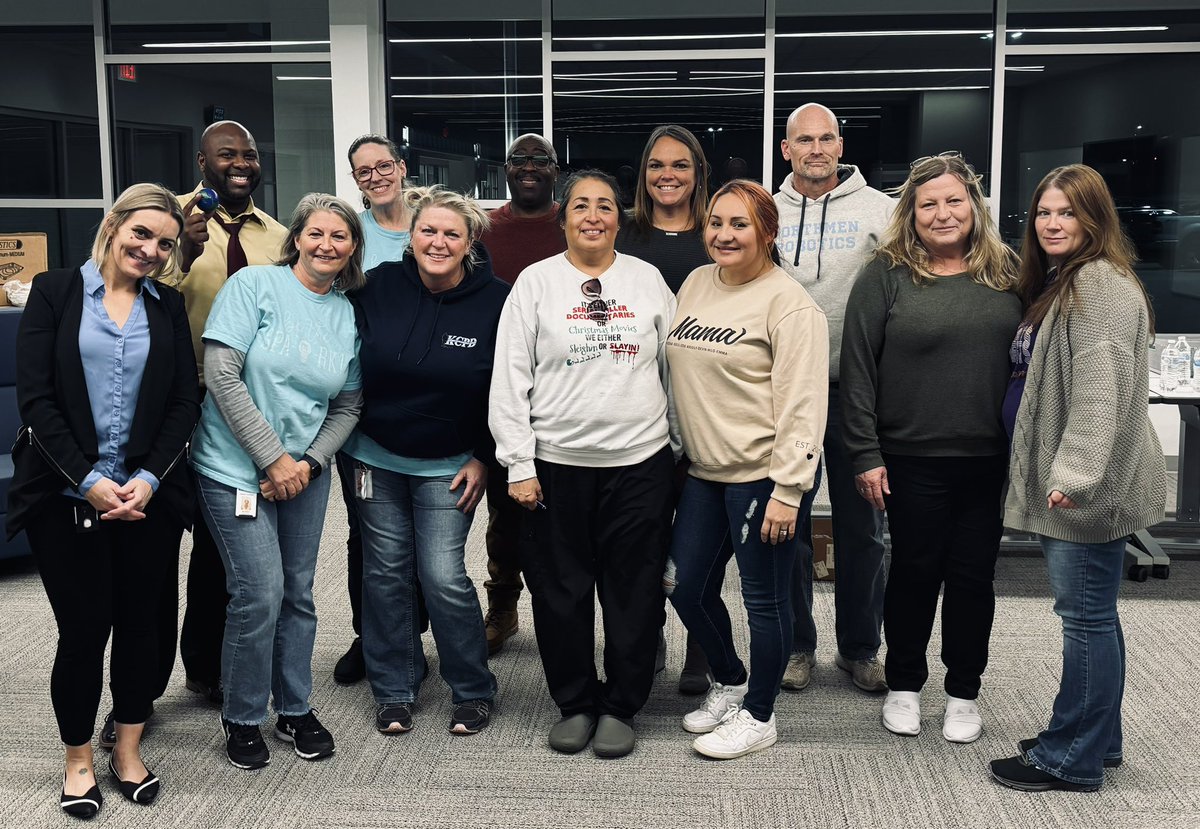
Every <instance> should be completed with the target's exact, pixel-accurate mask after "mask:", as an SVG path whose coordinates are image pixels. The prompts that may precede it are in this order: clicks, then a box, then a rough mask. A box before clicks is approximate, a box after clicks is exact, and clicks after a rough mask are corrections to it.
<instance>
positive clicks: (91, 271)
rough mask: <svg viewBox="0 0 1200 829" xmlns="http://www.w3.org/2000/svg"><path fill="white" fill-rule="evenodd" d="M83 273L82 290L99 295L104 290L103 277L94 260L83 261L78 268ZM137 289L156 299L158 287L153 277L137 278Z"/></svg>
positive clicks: (88, 293)
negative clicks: (81, 265)
mask: <svg viewBox="0 0 1200 829" xmlns="http://www.w3.org/2000/svg"><path fill="white" fill-rule="evenodd" d="M79 270H80V271H81V272H82V273H83V291H84V293H86V294H87V295H88V296H99V295H100V293H101V291H103V290H104V277H103V276H101V275H100V267H99V266H98V265H97V264H96V260H94V259H89V260H88V261H86V262H84V263H83V267H81V268H80V269H79ZM138 290H139V292H140V291H148V292H149V293H150V296H152V297H154V298H155V299H158V298H159V296H158V287H157V286H155V284H154V280H153V279H146V278H144V277H143V278H142V279H139V280H138Z"/></svg>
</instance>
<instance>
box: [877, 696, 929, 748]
mask: <svg viewBox="0 0 1200 829" xmlns="http://www.w3.org/2000/svg"><path fill="white" fill-rule="evenodd" d="M883 727H884V728H886V729H887V730H888V731H890V732H892V733H893V734H904V735H906V736H910V737H915V736H916V735H917V734H920V733H921V695H920V694H919V693H918V692H916V691H888V695H887V699H885V700H884V701H883Z"/></svg>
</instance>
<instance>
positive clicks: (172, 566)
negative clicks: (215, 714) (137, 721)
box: [110, 524, 183, 722]
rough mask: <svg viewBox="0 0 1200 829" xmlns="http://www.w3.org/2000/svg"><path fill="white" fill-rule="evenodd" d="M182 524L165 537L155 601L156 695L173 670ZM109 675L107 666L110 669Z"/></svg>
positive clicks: (169, 680)
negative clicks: (167, 550)
mask: <svg viewBox="0 0 1200 829" xmlns="http://www.w3.org/2000/svg"><path fill="white" fill-rule="evenodd" d="M181 541H183V527H182V526H180V525H178V524H176V525H174V526H173V529H172V535H171V536H170V538H169V539H167V540H165V541H164V543H165V544H166V547H167V549H169V550H170V552H169V553H165V555H168V556H169V557H170V560H169V561H167V562H166V567H164V568H163V581H162V593H161V594H160V597H159V602H158V673H157V674H156V675H155V681H154V695H153V697H152V699H158V698H159V697H161V696H162V695H163V694H165V693H166V691H167V685H169V684H170V682H171V672H172V671H174V670H175V645H176V643H177V642H178V641H179V544H180V542H181ZM110 675H111V669H110ZM118 722H120V721H119V720H118Z"/></svg>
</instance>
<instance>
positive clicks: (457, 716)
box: [450, 699, 492, 734]
mask: <svg viewBox="0 0 1200 829" xmlns="http://www.w3.org/2000/svg"><path fill="white" fill-rule="evenodd" d="M491 719H492V702H491V700H486V699H472V700H467V701H466V702H460V703H459V704H458V705H456V706H454V713H453V714H451V715H450V733H451V734H478V733H479V732H480V731H483V729H485V728H487V724H488V723H489V722H490V721H491Z"/></svg>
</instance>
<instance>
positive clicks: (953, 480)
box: [883, 454, 1008, 699]
mask: <svg viewBox="0 0 1200 829" xmlns="http://www.w3.org/2000/svg"><path fill="white" fill-rule="evenodd" d="M883 460H884V464H885V466H886V467H887V475H888V484H889V486H890V488H891V490H892V494H891V495H888V496H885V501H886V504H887V512H888V526H889V528H890V529H891V534H892V566H891V570H890V571H889V572H888V579H887V590H886V591H885V594H884V602H883V628H884V634H885V636H886V638H887V647H888V650H887V663H886V665H885V667H886V673H887V683H888V687H889V688H891V689H892V690H893V691H920V690H921V688H922V686H924V684H925V681H926V680H927V679H928V678H929V667H928V665H927V664H926V660H925V652H926V649H927V648H928V647H929V636H930V634H931V633H932V631H933V619H934V616H935V615H936V613H937V602H938V591H939V589H940V588H942V586H943V585H945V594H944V596H943V599H942V662H943V663H945V665H946V683H945V687H946V693H947V694H949V695H950V696H954V697H959V698H961V699H975V698H976V697H977V696H978V695H979V685H980V678H981V677H982V675H983V671H984V668H986V667H987V661H988V640H989V639H990V638H991V635H992V616H993V615H994V613H995V610H996V594H995V592H994V590H993V588H992V581H993V579H994V577H995V572H996V556H997V555H998V554H999V552H1000V536H1001V534H1002V533H1003V531H1004V527H1003V521H1002V518H1001V501H1000V498H1001V493H1002V491H1003V487H1004V476H1005V473H1006V471H1007V468H1008V458H1007V456H1005V455H995V456H989V457H966V458H963V457H953V458H941V457H937V458H931V457H914V456H910V455H891V454H885V455H884V457H883Z"/></svg>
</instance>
